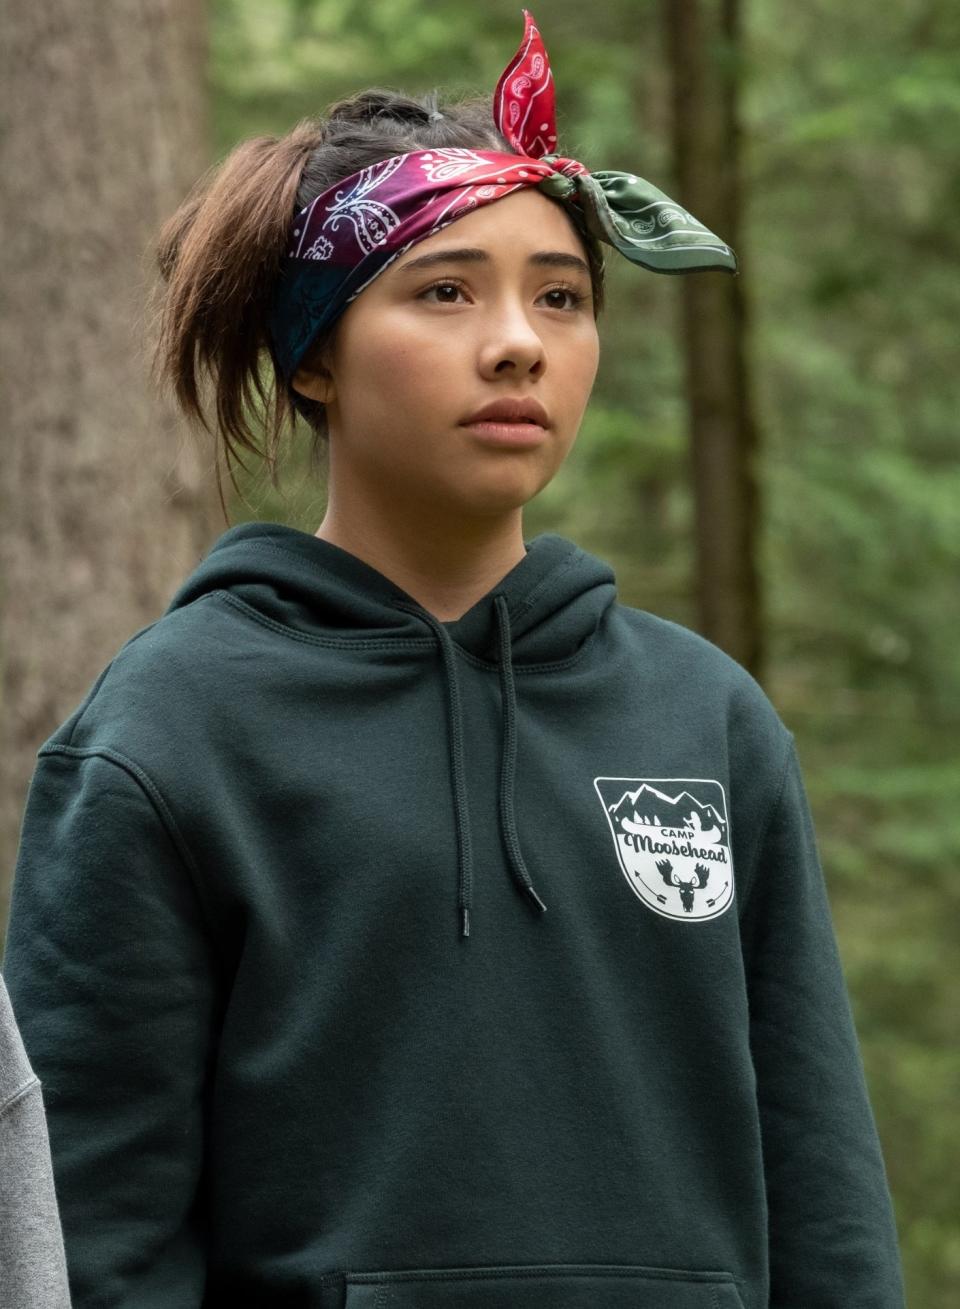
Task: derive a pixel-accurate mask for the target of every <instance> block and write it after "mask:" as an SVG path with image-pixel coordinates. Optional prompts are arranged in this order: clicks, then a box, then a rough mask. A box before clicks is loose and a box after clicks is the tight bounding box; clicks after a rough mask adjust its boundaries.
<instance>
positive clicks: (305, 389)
mask: <svg viewBox="0 0 960 1309" xmlns="http://www.w3.org/2000/svg"><path fill="white" fill-rule="evenodd" d="M290 385H291V386H292V387H293V388H294V390H295V391H299V392H300V394H301V395H305V396H307V397H308V398H309V399H311V400H319V401H320V402H321V403H322V404H329V403H330V401H331V400H332V399H333V396H334V385H333V378H332V377H331V376H330V375H329V373H323V374H320V373H313V372H309V371H308V370H307V369H305V368H298V369H297V371H296V373H295V374H294V376H293V380H292V382H291V383H290Z"/></svg>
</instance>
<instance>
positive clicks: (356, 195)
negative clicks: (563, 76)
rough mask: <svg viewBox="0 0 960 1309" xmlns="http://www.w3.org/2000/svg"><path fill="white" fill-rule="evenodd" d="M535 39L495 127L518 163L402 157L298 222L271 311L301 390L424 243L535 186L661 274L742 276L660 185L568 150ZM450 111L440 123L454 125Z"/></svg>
mask: <svg viewBox="0 0 960 1309" xmlns="http://www.w3.org/2000/svg"><path fill="white" fill-rule="evenodd" d="M523 15H524V34H523V40H522V41H521V42H520V46H519V48H518V49H517V52H516V54H515V55H514V56H513V58H512V59H511V60H510V62H509V63H508V64H507V66H506V68H505V69H504V70H503V72H502V73H501V75H500V79H499V81H498V82H497V86H496V90H495V92H494V96H493V118H494V123H495V126H496V128H497V130H498V131H499V132H500V134H501V136H503V138H504V139H505V140H506V141H508V142H509V144H510V146H511V148H512V149H513V150H514V151H516V153H515V154H508V153H505V152H503V151H499V150H483V149H469V148H464V147H449V148H442V147H437V148H435V149H432V150H414V151H410V152H409V153H407V154H401V155H394V156H393V157H392V158H390V159H385V160H383V161H382V162H380V163H377V164H371V165H369V166H368V167H366V168H362V169H361V170H360V171H359V172H357V173H354V174H352V175H351V176H350V177H346V178H344V179H343V180H342V181H339V182H337V183H335V184H334V185H333V186H331V187H330V188H329V189H328V190H326V191H324V192H323V193H322V194H320V195H318V196H317V197H316V198H315V199H314V200H312V201H311V202H310V203H309V204H308V205H306V206H304V208H303V209H301V210H300V211H299V213H297V214H296V215H295V217H294V219H293V221H292V223H291V225H290V231H289V234H288V240H287V249H286V253H285V255H284V256H283V257H282V259H281V268H280V274H279V276H278V278H277V281H276V284H275V290H274V295H273V299H272V303H271V306H270V310H269V313H268V324H267V327H268V332H269V335H270V340H271V344H272V346H273V351H274V356H275V358H276V360H277V363H278V365H279V367H280V370H281V372H282V375H283V377H284V379H285V380H286V382H287V383H288V384H289V383H290V382H291V380H292V379H293V376H294V374H295V373H296V371H297V368H298V367H299V366H300V363H301V361H302V359H303V358H304V356H305V355H306V353H307V351H308V350H309V348H310V345H311V343H312V342H313V340H314V338H315V337H316V336H317V335H318V334H319V333H320V332H322V331H325V330H326V329H327V328H329V327H330V326H331V325H332V324H333V323H334V322H335V320H336V319H337V318H338V317H339V316H340V314H342V313H343V311H344V310H345V309H346V308H347V306H348V305H349V304H350V302H351V301H352V300H355V299H356V297H357V296H358V295H359V294H360V292H361V291H362V290H363V289H364V287H366V286H368V285H369V284H370V282H372V281H373V279H374V278H375V277H376V276H378V274H379V273H381V272H383V270H384V269H385V268H386V267H388V265H389V264H391V263H392V262H393V261H394V260H395V259H397V258H398V257H399V256H400V255H402V254H404V253H405V252H406V251H407V250H409V249H410V247H411V246H412V245H414V244H415V243H416V242H417V241H422V240H424V239H425V238H427V237H429V236H433V235H435V233H437V232H439V231H441V230H442V229H443V228H444V227H446V226H447V225H448V224H449V223H452V222H455V221H456V220H457V219H458V218H462V217H463V216H464V215H465V214H468V213H472V212H473V211H474V210H475V209H477V208H478V207H479V206H481V205H485V204H491V203H493V202H495V201H497V200H501V199H503V198H504V196H507V195H510V194H511V193H512V192H514V191H517V190H519V189H520V188H521V187H523V186H534V187H536V188H537V189H538V190H540V191H541V192H542V193H543V194H544V195H546V196H548V197H550V198H551V199H554V200H556V201H557V202H558V203H560V204H562V205H564V206H565V207H566V208H567V210H568V213H569V214H570V217H571V218H572V219H573V220H574V222H575V224H576V226H577V227H578V228H579V229H580V230H581V231H585V232H587V233H588V234H590V235H591V236H593V237H594V238H595V239H596V240H598V241H602V242H605V243H606V244H607V245H610V246H612V247H613V248H614V249H615V250H618V251H619V252H620V254H622V255H623V256H624V257H625V258H626V259H628V260H630V262H631V263H634V264H638V265H640V266H642V267H644V268H647V269H650V270H651V271H652V272H656V273H690V272H696V271H699V270H702V269H719V270H722V271H724V272H729V273H733V274H736V272H737V259H736V255H735V254H734V252H733V251H732V250H731V249H730V247H729V246H728V245H727V244H726V243H725V242H724V241H721V240H720V238H719V237H718V236H716V235H715V234H714V233H713V232H711V231H710V230H709V229H708V228H706V227H704V225H703V223H701V222H700V221H699V220H698V219H696V218H694V216H693V215H692V214H691V213H689V212H688V211H687V210H686V209H684V208H683V206H682V205H679V204H677V202H676V201H675V200H671V199H670V197H669V196H668V195H665V194H664V193H663V191H661V190H659V189H658V188H657V187H656V186H654V185H653V183H652V182H648V181H647V180H646V179H645V178H643V177H638V176H637V175H636V174H634V173H626V172H620V171H617V170H613V169H606V170H594V171H593V172H591V171H590V170H589V169H587V168H586V167H585V166H584V165H583V164H582V163H580V162H579V160H576V159H568V158H565V157H563V156H561V155H558V154H556V153H553V152H554V151H555V150H556V143H557V127H556V112H555V97H554V82H553V72H552V70H551V68H550V61H549V59H548V57H547V51H546V48H545V47H544V44H543V41H542V39H541V37H540V32H539V29H538V28H537V25H536V23H535V22H534V19H533V15H532V14H531V13H530V12H529V10H527V9H524V10H523ZM443 116H444V115H443V114H442V113H441V112H440V111H439V110H433V111H432V112H431V113H430V121H434V120H436V119H438V118H442V117H443Z"/></svg>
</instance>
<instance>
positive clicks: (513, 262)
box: [294, 187, 600, 521]
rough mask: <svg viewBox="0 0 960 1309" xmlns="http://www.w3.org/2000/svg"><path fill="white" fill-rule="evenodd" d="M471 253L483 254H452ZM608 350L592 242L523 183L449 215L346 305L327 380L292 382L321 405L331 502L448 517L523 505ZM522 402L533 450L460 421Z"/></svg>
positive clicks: (565, 442) (552, 461)
mask: <svg viewBox="0 0 960 1309" xmlns="http://www.w3.org/2000/svg"><path fill="white" fill-rule="evenodd" d="M465 247H469V248H471V249H473V250H475V251H480V252H482V258H481V257H479V256H475V257H474V258H472V259H464V258H463V257H460V258H457V257H456V256H455V255H454V253H453V252H454V251H457V250H462V249H464V248H465ZM446 252H450V253H449V255H447V254H446ZM547 254H549V255H552V256H554V258H555V259H556V262H554V263H549V262H546V258H545V256H546V255H547ZM437 255H443V256H444V257H443V258H442V259H440V260H438V261H437V262H431V264H430V266H428V267H416V266H415V265H417V264H418V263H419V262H420V261H421V260H424V259H426V258H427V257H430V259H431V261H432V260H433V259H434V257H435V256H437ZM534 258H539V259H540V262H534ZM572 260H576V261H579V262H578V263H576V264H574V263H572V262H571V261H572ZM599 352H600V345H599V338H598V335H597V326H596V322H595V320H594V317H593V306H592V295H591V283H590V271H589V266H588V264H587V262H586V256H585V251H584V247H583V244H582V242H581V240H580V238H579V236H578V235H577V233H576V231H575V230H574V228H573V226H572V224H571V221H570V219H569V218H568V217H567V216H566V215H565V214H564V212H563V210H562V209H561V207H560V205H559V204H558V203H557V202H556V201H553V200H550V199H548V198H547V197H546V196H543V195H539V194H538V193H537V192H536V191H535V190H533V189H532V188H527V187H525V188H523V189H522V190H520V191H516V192H514V193H513V194H512V195H509V196H507V197H506V198H505V199H503V200H498V201H496V202H495V203H493V204H488V205H484V206H482V207H481V208H479V209H477V210H476V211H475V212H473V213H470V214H467V215H466V216H465V217H464V218H458V219H456V220H455V221H454V222H452V223H449V224H448V225H447V226H446V227H445V228H444V229H443V230H442V231H440V232H437V233H436V234H435V235H434V236H432V237H428V238H426V239H425V240H422V241H418V242H417V243H416V244H415V245H413V246H411V248H410V249H409V250H407V251H406V252H405V253H404V254H403V255H401V256H400V257H399V258H398V259H395V260H394V262H393V263H392V264H390V265H389V267H388V268H387V269H385V271H384V272H382V273H381V274H380V275H379V276H377V277H376V278H374V280H373V281H372V282H371V283H370V285H369V286H367V287H366V288H365V289H364V290H363V291H362V292H361V293H360V295H359V296H358V297H357V298H356V300H354V301H353V302H352V304H351V305H350V306H349V307H348V308H347V309H346V311H345V312H344V313H343V315H342V316H341V318H340V319H339V322H338V325H337V333H336V336H335V338H334V346H333V350H332V353H331V354H330V355H329V356H328V358H327V361H326V365H327V369H328V375H327V376H324V375H323V374H309V373H306V372H303V371H301V372H298V373H297V375H296V377H295V379H294V384H295V386H296V387H297V389H298V390H299V391H302V392H303V393H304V394H306V395H310V396H312V397H313V398H315V399H318V400H322V401H324V402H325V403H326V406H327V419H328V423H329V430H330V495H331V502H333V500H334V497H336V499H337V501H338V508H340V509H349V508H350V507H351V506H350V505H349V504H346V505H345V504H343V500H345V499H347V498H356V497H359V498H360V500H361V501H362V500H366V501H367V505H368V507H369V508H374V507H375V503H374V502H376V501H377V500H379V501H380V502H381V505H382V506H384V507H386V506H387V505H389V506H390V507H391V508H392V511H393V513H394V515H395V514H396V513H397V512H398V511H400V512H403V511H404V510H405V511H407V512H413V513H414V514H421V513H422V514H428V515H429V516H430V517H431V518H436V517H437V516H438V515H440V516H442V517H444V518H447V517H449V518H451V519H453V520H455V521H456V520H459V521H462V520H463V517H464V515H467V516H473V517H475V518H481V517H488V516H490V515H494V516H496V515H499V514H502V513H504V512H509V511H510V510H516V509H517V508H518V507H520V506H522V505H523V504H525V503H526V502H527V501H528V500H530V499H532V497H533V496H535V495H536V494H537V492H538V491H540V490H541V488H542V487H544V486H545V485H546V484H547V483H548V482H549V481H550V480H551V478H552V477H553V476H554V474H555V473H556V472H557V469H558V468H559V467H560V465H561V464H562V463H563V460H564V459H565V458H566V455H567V453H568V451H569V450H570V448H571V446H572V445H573V442H574V440H575V439H576V435H577V431H578V429H579V427H580V421H581V419H582V417H583V412H584V409H585V408H586V405H587V401H588V399H589V396H590V392H591V389H592V387H593V382H594V378H595V377H596V372H597V366H598V363H599ZM518 397H521V398H524V399H526V398H530V397H534V398H536V399H537V400H538V401H539V402H540V403H541V404H542V405H543V407H544V409H545V410H546V411H547V415H548V421H549V426H548V429H547V432H546V436H545V437H544V439H543V440H542V441H541V442H540V443H539V444H538V445H534V446H529V447H525V448H520V447H516V446H513V447H509V448H495V447H494V446H492V445H489V444H487V443H484V442H482V441H480V440H478V439H477V437H476V436H475V435H473V434H472V433H471V432H470V431H469V430H468V429H467V428H466V427H465V426H463V424H464V422H465V420H466V419H468V418H469V417H471V416H472V415H473V414H474V413H475V412H476V410H478V409H479V408H480V407H481V406H483V405H485V404H487V403H489V402H490V401H491V400H497V399H503V398H511V399H513V398H518ZM401 506H402V507H403V508H402V509H401ZM357 507H358V508H359V507H360V506H359V505H358V506H357Z"/></svg>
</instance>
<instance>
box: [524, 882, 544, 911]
mask: <svg viewBox="0 0 960 1309" xmlns="http://www.w3.org/2000/svg"><path fill="white" fill-rule="evenodd" d="M525 890H526V892H527V895H528V896H529V897H530V899H531V900H533V901H534V902H535V903H536V904H537V905H538V906H539V907H540V910H541V912H542V913H546V912H547V906H546V905H545V904H544V903H543V901H542V900H541V899H540V897H539V896H538V895H537V893H536V891H535V890H534V889H533V887H532V886H531V885H530V883H529V882H528V883H527V885H526V887H525Z"/></svg>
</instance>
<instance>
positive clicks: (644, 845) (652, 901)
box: [593, 777, 733, 923]
mask: <svg viewBox="0 0 960 1309" xmlns="http://www.w3.org/2000/svg"><path fill="white" fill-rule="evenodd" d="M593 785H594V787H595V788H596V791H597V795H598V796H599V797H600V802H601V804H602V805H603V812H604V813H605V814H606V816H607V822H608V823H609V825H610V833H611V835H612V836H613V843H614V847H615V849H616V852H617V859H618V860H619V863H620V868H621V871H622V872H623V875H624V877H626V879H627V884H628V885H629V886H630V888H631V890H633V892H634V893H635V894H636V896H637V897H638V898H639V899H640V900H642V901H643V903H644V904H645V905H646V906H647V908H648V909H652V910H653V911H654V913H658V914H662V915H663V917H664V918H678V919H681V920H682V921H683V922H688V923H689V922H704V921H706V920H707V919H710V918H717V917H718V916H719V915H720V914H722V913H723V912H724V910H726V909H728V908H729V907H730V902H731V901H732V899H733V859H732V857H731V854H730V836H729V824H728V821H727V800H726V795H725V793H724V789H723V787H722V786H721V784H720V783H719V782H716V781H713V780H712V779H710V778H695V777H694V778H691V777H659V778H657V777H595V778H594V779H593Z"/></svg>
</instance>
